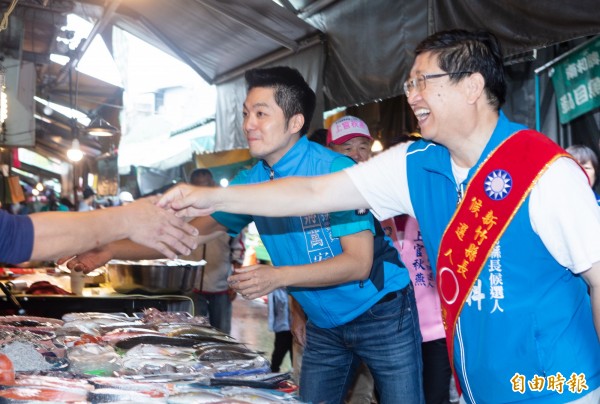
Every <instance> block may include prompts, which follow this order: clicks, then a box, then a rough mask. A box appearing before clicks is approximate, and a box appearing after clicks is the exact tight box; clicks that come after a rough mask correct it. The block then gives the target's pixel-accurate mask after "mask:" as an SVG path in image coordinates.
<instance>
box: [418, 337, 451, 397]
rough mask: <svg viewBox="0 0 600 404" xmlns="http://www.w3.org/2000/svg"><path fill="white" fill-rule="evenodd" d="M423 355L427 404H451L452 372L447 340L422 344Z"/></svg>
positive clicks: (424, 387) (424, 388)
mask: <svg viewBox="0 0 600 404" xmlns="http://www.w3.org/2000/svg"><path fill="white" fill-rule="evenodd" d="M421 351H422V353H423V390H424V393H425V402H426V403H427V404H448V403H450V378H451V376H452V370H451V369H450V361H449V360H448V350H447V348H446V339H445V338H441V339H436V340H433V341H427V342H423V343H422V344H421Z"/></svg>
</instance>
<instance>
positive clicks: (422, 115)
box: [414, 108, 431, 122]
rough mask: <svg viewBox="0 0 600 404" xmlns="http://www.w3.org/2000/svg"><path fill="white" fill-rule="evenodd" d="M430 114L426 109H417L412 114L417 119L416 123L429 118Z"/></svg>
mask: <svg viewBox="0 0 600 404" xmlns="http://www.w3.org/2000/svg"><path fill="white" fill-rule="evenodd" d="M430 112H431V111H429V110H428V109H427V108H419V109H416V110H415V111H414V114H415V116H416V117H417V121H419V122H421V121H423V120H424V119H426V118H427V117H428V116H429V113H430Z"/></svg>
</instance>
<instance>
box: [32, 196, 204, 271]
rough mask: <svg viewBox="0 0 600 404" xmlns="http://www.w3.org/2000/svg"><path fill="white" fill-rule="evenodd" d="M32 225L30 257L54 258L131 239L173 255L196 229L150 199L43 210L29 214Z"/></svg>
mask: <svg viewBox="0 0 600 404" xmlns="http://www.w3.org/2000/svg"><path fill="white" fill-rule="evenodd" d="M30 218H31V221H32V222H33V228H34V241H33V251H32V256H31V259H34V260H48V259H56V258H58V257H62V256H65V255H69V254H76V253H79V252H82V251H87V250H90V249H92V248H96V247H99V246H101V245H104V244H107V243H109V242H111V241H114V240H119V239H123V238H130V239H132V240H133V241H135V242H137V243H140V244H142V245H145V246H147V247H150V248H152V249H155V250H157V251H159V252H160V253H161V254H163V255H164V256H167V257H170V258H174V257H175V256H176V255H177V253H181V254H188V253H189V252H190V250H191V249H193V248H195V247H196V246H197V245H198V241H197V238H196V236H197V234H198V231H197V230H196V229H195V228H194V227H193V226H191V225H190V224H188V223H186V222H185V221H184V220H182V219H181V218H178V217H175V215H173V214H171V213H169V212H167V211H165V210H164V209H161V208H159V207H158V206H156V205H155V204H154V203H152V201H150V200H139V201H138V202H135V203H132V204H129V205H127V206H121V207H114V208H109V209H102V210H94V211H90V212H75V213H73V212H43V213H34V214H32V215H31V216H30Z"/></svg>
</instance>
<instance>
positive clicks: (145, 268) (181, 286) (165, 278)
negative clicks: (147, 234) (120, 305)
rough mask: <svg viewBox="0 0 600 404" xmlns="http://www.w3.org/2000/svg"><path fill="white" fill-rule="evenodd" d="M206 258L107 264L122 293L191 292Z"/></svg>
mask: <svg viewBox="0 0 600 404" xmlns="http://www.w3.org/2000/svg"><path fill="white" fill-rule="evenodd" d="M201 265H203V263H202V262H193V261H182V260H177V261H167V260H155V261H110V262H109V263H108V264H107V265H106V268H107V270H108V276H109V278H110V283H111V285H112V287H113V289H114V290H115V291H116V292H118V293H150V294H171V293H187V292H190V291H191V290H192V289H193V287H194V281H195V280H196V275H197V273H198V271H199V268H200V267H201Z"/></svg>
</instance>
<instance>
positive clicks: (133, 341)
mask: <svg viewBox="0 0 600 404" xmlns="http://www.w3.org/2000/svg"><path fill="white" fill-rule="evenodd" d="M140 344H146V345H169V346H178V347H185V348H191V347H193V346H194V345H196V341H194V340H192V339H189V338H180V337H169V336H164V335H156V334H142V335H136V336H133V337H129V338H125V339H122V340H120V341H117V342H115V346H116V347H117V348H121V349H131V348H133V347H135V346H137V345H140Z"/></svg>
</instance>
